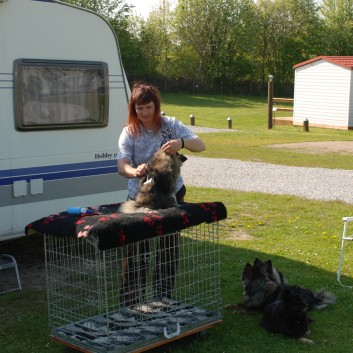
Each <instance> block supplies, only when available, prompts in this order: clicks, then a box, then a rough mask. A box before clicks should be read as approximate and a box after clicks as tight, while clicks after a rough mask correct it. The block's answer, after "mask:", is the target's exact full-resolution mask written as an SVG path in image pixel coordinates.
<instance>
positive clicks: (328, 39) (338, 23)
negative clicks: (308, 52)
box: [321, 0, 353, 55]
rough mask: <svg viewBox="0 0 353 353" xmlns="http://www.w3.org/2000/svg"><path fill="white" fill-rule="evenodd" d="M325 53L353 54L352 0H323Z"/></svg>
mask: <svg viewBox="0 0 353 353" xmlns="http://www.w3.org/2000/svg"><path fill="white" fill-rule="evenodd" d="M321 14H322V16H323V22H324V30H323V32H322V33H323V43H324V46H323V48H324V53H325V55H352V54H353V2H352V0H323V1H322V5H321Z"/></svg>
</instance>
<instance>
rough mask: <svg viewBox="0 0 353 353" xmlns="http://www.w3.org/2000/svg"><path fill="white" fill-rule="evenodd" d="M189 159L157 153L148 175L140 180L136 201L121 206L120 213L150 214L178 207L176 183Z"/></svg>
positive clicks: (148, 169)
mask: <svg viewBox="0 0 353 353" xmlns="http://www.w3.org/2000/svg"><path fill="white" fill-rule="evenodd" d="M186 160H187V158H186V157H185V156H184V155H182V154H178V153H176V154H167V153H165V152H163V151H162V150H159V151H157V152H156V153H155V154H154V155H153V158H152V160H151V161H150V162H149V163H148V167H147V173H146V175H145V176H144V177H143V178H141V180H140V188H139V191H138V193H137V195H136V199H135V200H129V201H126V202H124V203H122V204H121V206H120V208H119V212H123V213H136V212H148V211H150V210H158V209H164V208H169V207H175V206H177V205H178V203H177V201H176V198H175V187H176V181H177V179H178V178H179V176H180V168H181V166H182V164H183V162H185V161H186Z"/></svg>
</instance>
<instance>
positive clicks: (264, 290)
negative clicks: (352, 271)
mask: <svg viewBox="0 0 353 353" xmlns="http://www.w3.org/2000/svg"><path fill="white" fill-rule="evenodd" d="M241 282H242V285H243V289H244V292H243V302H242V303H240V304H235V305H234V304H230V305H227V308H234V309H237V311H238V312H245V313H253V314H254V313H258V314H261V313H262V314H263V319H262V321H261V324H262V326H263V327H265V328H266V329H268V330H269V331H271V332H277V333H282V334H284V335H287V336H289V337H297V334H298V332H300V335H303V334H304V333H305V332H306V331H308V325H309V323H310V322H311V320H310V319H309V318H308V317H307V314H306V312H307V311H308V310H311V309H323V308H324V307H326V306H327V305H329V304H334V303H335V302H336V298H335V297H334V296H333V295H332V294H331V293H329V292H327V291H325V290H320V291H318V292H316V293H314V292H312V291H311V290H310V289H307V288H303V287H300V286H293V285H289V284H288V283H287V279H286V278H285V276H284V275H283V273H282V272H280V271H278V270H277V269H276V268H275V267H274V266H273V265H272V261H271V260H268V261H265V262H264V261H261V260H260V259H258V258H256V259H255V261H254V262H253V264H250V263H247V264H246V265H245V266H244V268H243V271H242V274H241ZM295 322H296V323H297V324H298V325H299V327H296V324H295ZM291 329H292V330H293V332H292V334H290V330H291ZM301 337H302V336H299V337H298V338H301ZM302 341H303V342H307V343H312V342H310V340H307V339H304V338H303V339H302Z"/></svg>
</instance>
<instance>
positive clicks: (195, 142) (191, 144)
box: [161, 137, 206, 154]
mask: <svg viewBox="0 0 353 353" xmlns="http://www.w3.org/2000/svg"><path fill="white" fill-rule="evenodd" d="M161 148H162V150H163V151H164V152H165V153H169V154H174V153H176V152H178V151H180V150H181V149H182V148H186V149H187V150H189V151H191V152H202V151H204V150H205V149H206V146H205V144H204V143H203V142H202V140H201V139H200V138H199V137H197V138H192V139H191V138H183V139H181V138H179V139H175V140H170V141H168V142H166V143H165V144H164V145H163V146H162V147H161Z"/></svg>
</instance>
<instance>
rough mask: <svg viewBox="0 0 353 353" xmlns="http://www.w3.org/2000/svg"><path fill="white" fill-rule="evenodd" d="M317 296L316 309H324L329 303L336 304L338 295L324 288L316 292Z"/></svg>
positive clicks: (315, 295)
mask: <svg viewBox="0 0 353 353" xmlns="http://www.w3.org/2000/svg"><path fill="white" fill-rule="evenodd" d="M314 297H315V304H314V308H315V309H319V310H320V309H323V308H326V306H327V305H330V304H336V297H335V296H334V295H333V294H331V293H329V292H327V291H326V290H324V289H321V290H319V291H318V292H316V293H314Z"/></svg>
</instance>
